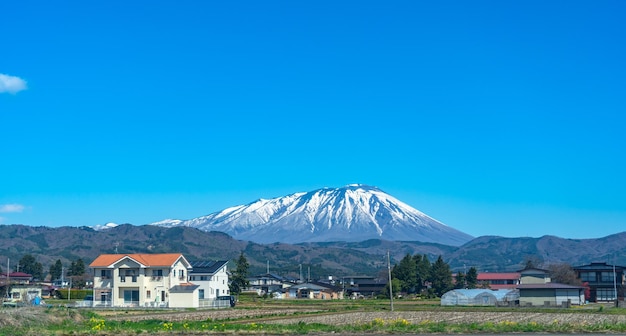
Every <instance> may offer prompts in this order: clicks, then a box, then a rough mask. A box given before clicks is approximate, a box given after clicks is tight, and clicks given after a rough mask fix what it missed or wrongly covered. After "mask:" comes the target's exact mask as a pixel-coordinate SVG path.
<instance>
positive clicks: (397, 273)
mask: <svg viewBox="0 0 626 336" xmlns="http://www.w3.org/2000/svg"><path fill="white" fill-rule="evenodd" d="M391 276H392V278H395V279H398V280H400V287H397V288H394V291H397V292H401V291H402V292H406V293H415V291H416V290H417V289H416V288H417V265H416V264H415V259H413V257H412V256H411V255H410V254H408V253H407V255H406V256H404V258H402V260H400V264H398V265H394V266H393V270H392V272H391Z"/></svg>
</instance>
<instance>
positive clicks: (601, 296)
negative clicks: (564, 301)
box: [573, 262, 626, 302]
mask: <svg viewBox="0 0 626 336" xmlns="http://www.w3.org/2000/svg"><path fill="white" fill-rule="evenodd" d="M573 269H574V271H575V272H576V274H577V275H578V278H579V279H580V281H582V282H583V283H585V282H586V283H587V284H588V286H589V298H588V299H589V301H590V302H608V301H615V299H616V297H617V299H618V300H619V301H624V289H623V288H624V284H625V283H626V277H625V275H624V271H625V270H626V267H624V266H616V265H609V264H607V263H605V262H592V263H591V264H588V265H582V266H577V267H573ZM616 290H617V295H616Z"/></svg>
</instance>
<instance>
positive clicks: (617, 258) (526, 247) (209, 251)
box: [0, 224, 626, 278]
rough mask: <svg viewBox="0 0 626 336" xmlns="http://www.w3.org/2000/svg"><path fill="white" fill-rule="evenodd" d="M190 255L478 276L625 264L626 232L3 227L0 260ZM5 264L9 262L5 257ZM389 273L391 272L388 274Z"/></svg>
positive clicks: (287, 270) (259, 269) (328, 268)
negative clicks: (339, 234)
mask: <svg viewBox="0 0 626 336" xmlns="http://www.w3.org/2000/svg"><path fill="white" fill-rule="evenodd" d="M116 250H118V252H119V253H174V252H180V253H183V254H184V255H185V256H186V257H188V258H190V259H196V260H236V258H237V257H238V256H239V254H240V253H241V252H243V253H244V254H245V256H246V258H247V259H248V261H249V262H250V266H251V269H250V273H251V274H261V273H264V272H265V271H266V267H267V266H266V265H267V263H268V261H269V263H270V267H271V270H272V272H275V273H277V274H281V275H287V274H293V275H296V276H297V273H298V267H299V265H304V266H306V267H307V268H308V267H311V274H312V275H313V276H314V277H316V278H319V277H326V276H328V275H341V274H344V275H345V274H351V275H377V274H379V273H380V272H381V271H382V270H386V267H387V258H386V255H387V252H391V263H392V264H395V263H398V262H399V261H400V260H401V259H402V258H403V257H404V256H405V255H406V254H410V255H415V254H426V255H427V256H428V257H429V259H430V261H431V262H432V261H434V260H436V258H437V257H438V256H440V255H441V256H442V257H443V258H444V260H445V261H446V262H447V263H449V264H450V266H451V268H452V269H453V270H467V268H469V267H472V266H474V267H476V268H477V269H478V270H479V271H489V272H502V271H515V270H519V269H520V268H521V267H522V265H523V264H524V262H525V260H526V259H527V258H529V257H531V258H533V259H534V260H538V261H540V262H541V263H542V264H544V265H548V264H552V263H568V264H570V265H573V266H579V265H583V264H586V263H590V262H596V261H600V262H608V263H615V264H616V265H626V232H622V233H618V234H614V235H610V236H607V237H603V238H594V239H564V238H559V237H554V236H543V237H540V238H529V237H522V238H504V237H497V236H483V237H478V238H476V239H474V240H472V241H470V242H469V243H467V244H465V245H463V246H461V247H453V246H446V245H441V244H435V243H423V242H416V241H387V240H381V239H370V240H366V241H362V242H313V243H301V244H283V243H273V244H256V243H252V242H247V241H242V240H235V239H233V238H232V237H230V236H228V235H226V234H224V233H219V232H205V231H201V230H198V229H194V228H190V227H184V226H182V227H173V228H164V227H158V226H154V225H142V226H135V225H130V224H122V225H119V226H116V227H112V228H109V229H106V230H103V231H95V230H93V229H91V228H88V227H58V228H51V227H43V226H40V227H32V226H26V225H0V257H2V258H5V257H8V258H10V260H11V265H12V266H13V265H14V264H13V262H14V261H18V260H20V258H22V257H23V256H24V255H26V254H31V255H33V256H34V257H35V258H36V259H37V261H39V262H42V264H43V266H44V270H48V269H49V267H50V265H51V264H53V263H54V262H55V261H56V260H57V259H61V260H62V262H63V263H64V264H65V265H69V263H70V262H71V261H73V260H76V259H77V258H82V259H83V260H84V261H85V262H86V264H89V263H90V262H91V261H93V260H94V259H95V258H96V257H97V256H98V255H100V254H102V253H115V251H116ZM0 260H4V261H6V260H5V259H0ZM385 275H386V273H385Z"/></svg>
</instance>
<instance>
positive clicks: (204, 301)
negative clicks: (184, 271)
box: [189, 260, 230, 307]
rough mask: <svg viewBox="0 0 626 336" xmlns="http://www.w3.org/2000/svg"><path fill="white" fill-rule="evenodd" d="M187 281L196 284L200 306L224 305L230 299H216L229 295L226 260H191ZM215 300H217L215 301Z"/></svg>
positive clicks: (228, 302) (227, 303)
mask: <svg viewBox="0 0 626 336" xmlns="http://www.w3.org/2000/svg"><path fill="white" fill-rule="evenodd" d="M190 263H191V266H192V269H191V270H190V272H189V281H191V282H193V283H194V284H196V285H198V286H199V287H198V299H199V300H200V306H201V307H211V306H225V305H229V304H230V300H228V301H224V300H217V299H218V298H219V297H224V296H230V289H229V287H228V261H227V260H219V261H191V262H190ZM216 300H217V301H216Z"/></svg>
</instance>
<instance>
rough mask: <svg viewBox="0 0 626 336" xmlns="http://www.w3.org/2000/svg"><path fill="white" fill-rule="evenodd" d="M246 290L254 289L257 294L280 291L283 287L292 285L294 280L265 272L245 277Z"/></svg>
mask: <svg viewBox="0 0 626 336" xmlns="http://www.w3.org/2000/svg"><path fill="white" fill-rule="evenodd" d="M247 280H248V282H249V285H248V290H253V291H256V293H257V294H258V295H259V296H262V295H265V294H270V293H274V292H281V291H282V290H283V289H285V288H288V287H291V286H293V285H294V284H295V283H296V281H295V280H293V279H289V278H286V277H283V276H280V275H277V274H274V273H266V274H261V275H257V276H253V277H249V278H247Z"/></svg>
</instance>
